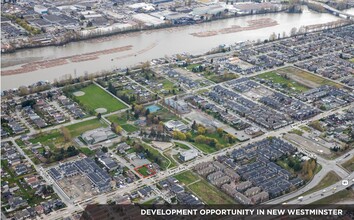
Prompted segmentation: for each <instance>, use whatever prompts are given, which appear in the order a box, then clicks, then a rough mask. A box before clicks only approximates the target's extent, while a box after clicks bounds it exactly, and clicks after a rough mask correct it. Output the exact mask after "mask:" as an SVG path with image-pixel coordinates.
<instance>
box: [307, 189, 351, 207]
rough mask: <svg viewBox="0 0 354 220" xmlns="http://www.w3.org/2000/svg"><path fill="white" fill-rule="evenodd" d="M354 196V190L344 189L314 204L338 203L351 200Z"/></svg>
mask: <svg viewBox="0 0 354 220" xmlns="http://www.w3.org/2000/svg"><path fill="white" fill-rule="evenodd" d="M353 198H354V190H352V189H350V190H347V189H344V190H342V191H339V192H337V193H334V194H333V195H330V196H328V197H326V198H323V199H320V200H318V201H316V202H314V203H312V204H319V205H328V204H336V203H339V202H343V201H350V200H352V199H353Z"/></svg>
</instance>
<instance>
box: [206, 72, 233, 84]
mask: <svg viewBox="0 0 354 220" xmlns="http://www.w3.org/2000/svg"><path fill="white" fill-rule="evenodd" d="M204 76H205V78H207V79H209V80H211V81H213V82H215V83H221V82H225V81H229V80H232V79H237V78H238V77H239V76H238V75H237V74H234V73H225V74H220V75H217V74H214V73H212V74H204Z"/></svg>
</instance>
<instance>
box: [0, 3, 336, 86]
mask: <svg viewBox="0 0 354 220" xmlns="http://www.w3.org/2000/svg"><path fill="white" fill-rule="evenodd" d="M263 18H270V19H272V20H275V21H277V23H278V24H277V25H275V26H271V27H266V28H260V29H257V30H248V31H241V32H235V33H228V34H218V35H214V36H209V37H197V36H193V35H191V34H192V33H196V32H203V31H218V30H220V29H222V28H230V27H231V26H233V25H239V26H247V25H248V21H250V20H255V19H263ZM338 19H339V18H338V17H335V16H333V15H330V14H327V13H323V14H320V13H316V12H313V11H309V10H307V9H306V8H305V10H304V12H303V13H302V14H287V13H277V14H266V15H252V16H245V17H238V18H230V19H224V20H218V21H213V22H208V23H202V24H198V25H193V26H184V27H178V28H169V29H159V30H154V31H144V32H136V33H130V34H127V35H116V36H114V37H110V38H104V39H106V40H102V39H96V40H87V41H81V42H73V43H69V44H67V45H65V46H61V47H42V48H34V49H26V50H19V51H17V52H15V53H11V54H4V55H3V56H2V61H1V67H2V70H11V69H17V68H20V66H21V65H23V64H26V63H31V62H33V61H40V60H50V59H54V58H60V57H67V56H73V55H79V54H84V53H90V52H95V51H100V50H107V49H110V48H117V47H123V46H128V45H131V46H132V49H131V50H127V51H122V52H115V53H111V54H104V55H100V56H99V58H98V59H95V60H90V61H84V62H79V63H74V62H68V63H67V64H64V65H61V66H55V67H51V68H46V69H37V70H35V71H32V72H27V73H22V74H16V75H7V76H2V77H1V79H2V80H1V81H2V82H1V90H6V89H11V88H17V87H19V86H21V85H29V84H31V83H34V82H37V81H40V80H49V81H53V80H54V79H60V78H62V77H63V76H64V75H67V74H72V75H73V76H80V75H83V74H85V73H87V72H88V73H92V72H97V71H101V70H111V69H115V68H121V67H123V68H125V67H129V66H131V65H135V64H137V63H139V62H142V61H146V60H151V59H153V58H160V57H164V56H165V55H172V54H176V53H182V52H188V53H192V54H201V53H204V52H207V51H209V50H210V49H211V48H214V47H217V46H218V45H220V44H233V43H236V42H240V41H246V40H258V39H261V40H264V39H268V38H269V36H270V35H271V34H272V33H273V32H275V33H276V34H278V33H280V34H281V35H282V33H283V32H286V33H287V34H289V32H290V30H291V28H293V27H297V28H299V27H301V26H304V25H312V24H322V23H327V22H331V21H336V20H338Z"/></svg>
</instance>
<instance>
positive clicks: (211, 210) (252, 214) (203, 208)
mask: <svg viewBox="0 0 354 220" xmlns="http://www.w3.org/2000/svg"><path fill="white" fill-rule="evenodd" d="M121 219H127V220H128V219H134V220H140V219H157V220H173V219H176V220H178V219H183V220H184V219H185V220H189V219H191V220H192V219H245V220H247V219H251V220H253V219H255V220H258V219H259V220H267V219H269V220H271V219H281V220H286V219H316V220H317V219H318V220H320V219H321V220H322V219H342V220H351V219H354V206H353V205H303V206H299V205H259V206H244V205H199V206H188V205H138V204H136V205H96V204H95V205H88V206H87V207H86V209H85V211H84V212H83V213H82V216H81V220H121Z"/></svg>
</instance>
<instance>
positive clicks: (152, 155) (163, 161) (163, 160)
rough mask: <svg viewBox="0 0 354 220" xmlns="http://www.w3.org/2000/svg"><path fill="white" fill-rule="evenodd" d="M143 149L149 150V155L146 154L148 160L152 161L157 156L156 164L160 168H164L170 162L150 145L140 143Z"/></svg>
mask: <svg viewBox="0 0 354 220" xmlns="http://www.w3.org/2000/svg"><path fill="white" fill-rule="evenodd" d="M142 146H143V147H144V149H145V150H148V151H149V152H150V156H148V158H147V159H148V160H150V161H151V162H152V163H153V162H156V161H155V158H159V160H158V162H157V164H158V165H159V166H160V168H161V169H162V170H166V169H167V168H168V165H169V164H170V162H169V161H168V160H167V158H166V157H165V156H163V155H162V154H160V152H159V151H158V150H156V149H154V148H152V147H150V146H149V145H147V144H142Z"/></svg>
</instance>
